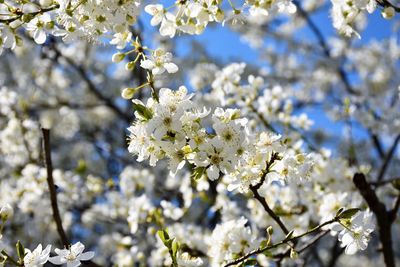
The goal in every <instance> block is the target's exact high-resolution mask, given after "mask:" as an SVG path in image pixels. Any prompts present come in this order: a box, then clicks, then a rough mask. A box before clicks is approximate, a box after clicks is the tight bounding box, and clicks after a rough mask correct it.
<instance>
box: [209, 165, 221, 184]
mask: <svg viewBox="0 0 400 267" xmlns="http://www.w3.org/2000/svg"><path fill="white" fill-rule="evenodd" d="M207 176H208V178H209V179H210V180H212V181H214V180H217V179H218V177H219V169H218V168H217V167H216V166H214V165H211V166H210V167H209V168H208V169H207Z"/></svg>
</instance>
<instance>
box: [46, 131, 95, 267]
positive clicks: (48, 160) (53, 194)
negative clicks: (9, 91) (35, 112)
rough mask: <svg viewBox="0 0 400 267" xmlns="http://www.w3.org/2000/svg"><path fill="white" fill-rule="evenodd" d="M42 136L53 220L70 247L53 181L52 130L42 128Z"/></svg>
mask: <svg viewBox="0 0 400 267" xmlns="http://www.w3.org/2000/svg"><path fill="white" fill-rule="evenodd" d="M42 136H43V146H44V153H45V162H46V171H47V185H48V187H49V192H50V201H51V209H52V211H53V219H54V222H55V223H56V226H57V232H58V236H59V237H60V240H61V243H62V244H63V245H64V247H68V246H69V245H70V242H69V240H68V238H67V235H66V234H65V231H64V228H63V226H62V221H61V216H60V210H59V209H58V203H57V192H56V187H55V185H54V179H53V164H52V161H51V146H50V130H49V129H44V128H42ZM84 265H86V266H91V267H100V265H98V264H96V263H94V262H93V261H86V262H84Z"/></svg>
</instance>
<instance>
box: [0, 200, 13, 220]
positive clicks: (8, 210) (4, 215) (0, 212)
mask: <svg viewBox="0 0 400 267" xmlns="http://www.w3.org/2000/svg"><path fill="white" fill-rule="evenodd" d="M13 215H14V209H13V208H12V207H11V205H10V204H6V205H4V206H3V207H1V209H0V219H1V220H2V221H7V220H8V219H10V218H12V216H13Z"/></svg>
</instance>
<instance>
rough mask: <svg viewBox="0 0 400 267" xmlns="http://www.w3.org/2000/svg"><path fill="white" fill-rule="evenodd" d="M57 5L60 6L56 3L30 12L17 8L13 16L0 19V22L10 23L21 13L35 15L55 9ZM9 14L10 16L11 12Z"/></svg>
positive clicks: (19, 17) (20, 16) (20, 15)
mask: <svg viewBox="0 0 400 267" xmlns="http://www.w3.org/2000/svg"><path fill="white" fill-rule="evenodd" d="M59 7H60V5H58V4H56V5H54V6H51V7H46V8H41V9H40V10H38V11H35V12H31V13H23V12H22V11H20V10H17V11H16V14H15V17H12V18H8V19H0V23H6V24H10V23H11V22H13V21H16V20H19V19H21V18H22V16H23V15H28V16H32V17H36V16H37V15H40V14H43V13H46V12H49V11H52V10H55V9H57V8H59ZM9 16H11V14H10V15H9Z"/></svg>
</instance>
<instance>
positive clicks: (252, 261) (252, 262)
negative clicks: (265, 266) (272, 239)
mask: <svg viewBox="0 0 400 267" xmlns="http://www.w3.org/2000/svg"><path fill="white" fill-rule="evenodd" d="M257 264H258V262H257V260H256V259H248V260H247V261H245V262H244V263H243V265H244V266H256V265H257Z"/></svg>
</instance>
